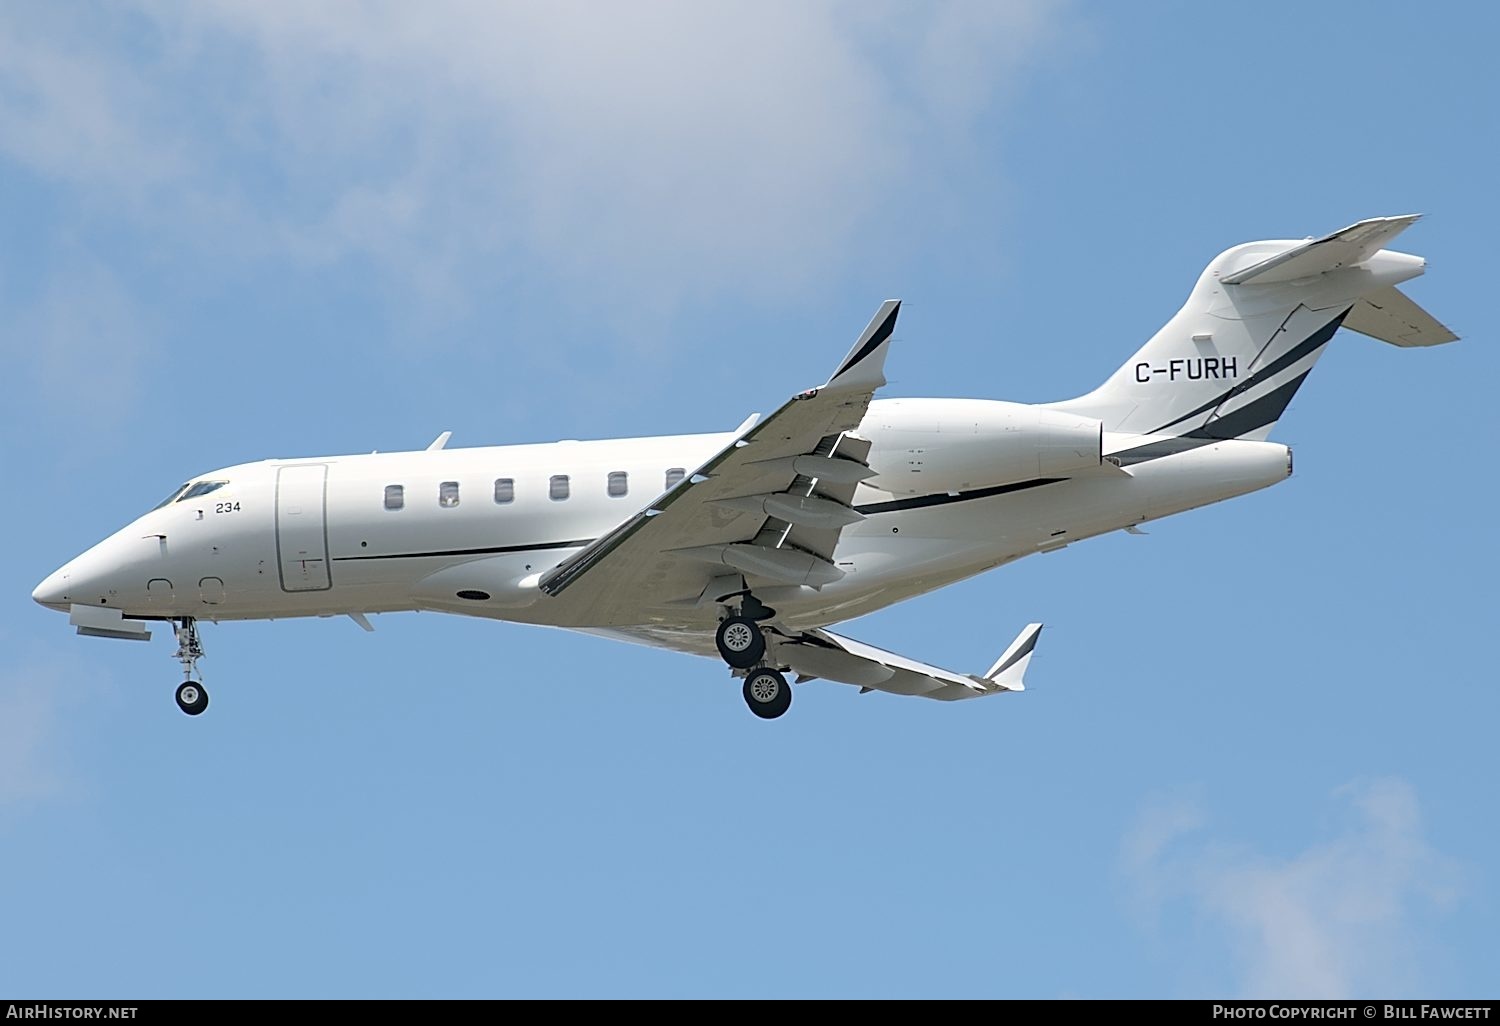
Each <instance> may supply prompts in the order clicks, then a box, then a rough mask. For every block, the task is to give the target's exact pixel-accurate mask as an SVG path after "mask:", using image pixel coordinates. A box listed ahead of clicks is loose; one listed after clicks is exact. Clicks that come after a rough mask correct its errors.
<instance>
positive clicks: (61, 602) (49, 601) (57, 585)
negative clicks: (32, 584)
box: [31, 564, 72, 610]
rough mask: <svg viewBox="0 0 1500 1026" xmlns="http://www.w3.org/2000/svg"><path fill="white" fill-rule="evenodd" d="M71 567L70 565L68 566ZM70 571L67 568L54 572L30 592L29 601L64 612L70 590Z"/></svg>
mask: <svg viewBox="0 0 1500 1026" xmlns="http://www.w3.org/2000/svg"><path fill="white" fill-rule="evenodd" d="M69 565H70V566H71V564H69ZM71 576H72V574H71V571H70V570H69V568H68V567H67V566H64V567H60V568H59V569H57V570H54V571H53V572H52V573H51V574H49V575H48V576H47V579H46V580H44V581H43V582H42V583H41V584H38V585H37V586H36V588H35V589H34V590H33V591H32V592H31V599H32V601H33V602H36V603H38V604H39V605H43V606H46V607H47V608H49V609H61V610H66V609H67V608H68V601H69V599H68V594H69V591H70V590H71V589H70V584H69V582H70V579H71Z"/></svg>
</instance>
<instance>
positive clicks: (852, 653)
mask: <svg viewBox="0 0 1500 1026" xmlns="http://www.w3.org/2000/svg"><path fill="white" fill-rule="evenodd" d="M1041 633H1042V625H1041V624H1039V623H1032V624H1027V625H1026V629H1025V630H1023V631H1021V633H1020V634H1019V635H1018V636H1017V637H1016V640H1015V641H1013V642H1011V643H1010V647H1009V648H1007V649H1006V650H1005V652H1004V654H1002V655H1001V656H1000V658H999V659H997V660H995V663H994V665H993V666H991V667H990V669H989V671H988V672H987V673H985V674H984V675H983V676H980V675H978V674H970V673H954V672H953V671H951V670H944V669H942V668H941V667H938V666H930V665H928V664H927V663H922V662H918V661H917V660H915V659H908V658H907V657H906V656H901V655H897V654H896V653H894V652H887V651H885V650H884V649H881V648H876V647H875V646H874V645H866V644H865V643H864V642H862V641H855V640H854V639H853V638H845V637H841V636H840V635H837V634H834V633H832V632H830V631H824V630H812V631H807V632H804V633H803V634H802V635H801V636H800V637H796V638H790V639H786V640H783V641H782V642H781V643H780V644H778V645H777V646H776V658H777V659H778V660H779V661H781V662H784V663H786V664H787V665H788V666H790V667H791V668H792V669H794V670H796V671H797V673H798V674H800V675H801V678H800V679H804V680H806V679H811V678H814V677H823V678H826V679H828V680H834V681H839V682H840V683H843V684H857V685H859V687H860V689H861V690H862V691H872V690H873V691H888V692H890V693H891V694H895V695H921V696H922V697H924V698H937V699H941V700H943V701H953V700H956V699H962V698H979V697H981V696H983V695H997V694H1000V693H1002V692H1006V691H1024V690H1026V682H1025V676H1026V667H1027V666H1028V665H1029V664H1030V663H1031V654H1032V652H1033V651H1035V649H1036V642H1037V638H1038V637H1040V636H1041Z"/></svg>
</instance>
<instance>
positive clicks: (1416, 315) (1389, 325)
mask: <svg viewBox="0 0 1500 1026" xmlns="http://www.w3.org/2000/svg"><path fill="white" fill-rule="evenodd" d="M1344 327H1346V328H1349V329H1351V330H1353V331H1357V332H1359V333H1360V334H1361V335H1369V336H1370V337H1371V338H1378V339H1380V341H1382V342H1389V343H1390V344H1391V345H1393V346H1437V345H1442V344H1443V343H1444V342H1452V341H1454V340H1456V339H1457V338H1458V336H1457V335H1455V334H1453V332H1451V331H1449V330H1448V329H1447V328H1446V327H1444V326H1443V324H1442V323H1441V322H1439V321H1438V319H1437V318H1436V317H1434V316H1432V314H1430V313H1428V312H1427V311H1426V310H1423V309H1422V308H1421V307H1420V306H1418V305H1417V304H1416V303H1413V302H1412V301H1411V297H1409V296H1408V295H1407V294H1406V293H1404V292H1402V291H1401V290H1400V289H1398V288H1396V286H1394V285H1391V286H1389V287H1387V288H1383V289H1380V290H1378V291H1376V292H1371V293H1369V294H1368V295H1366V296H1365V297H1364V298H1363V299H1361V300H1360V301H1359V302H1358V303H1355V304H1354V309H1353V310H1350V311H1349V316H1347V317H1345V318H1344Z"/></svg>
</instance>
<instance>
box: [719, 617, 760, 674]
mask: <svg viewBox="0 0 1500 1026" xmlns="http://www.w3.org/2000/svg"><path fill="white" fill-rule="evenodd" d="M714 644H715V645H717V646H718V648H719V655H720V656H721V657H722V658H723V660H724V661H725V662H726V663H728V664H729V665H730V666H732V667H734V668H735V669H736V670H748V669H749V668H750V667H752V666H754V665H755V664H756V663H758V662H760V661H761V658H762V657H763V656H764V655H765V654H766V639H765V635H763V634H761V632H760V627H759V626H758V625H757V624H756V622H755V621H754V620H752V619H750V618H749V617H748V616H729V617H725V618H724V620H723V621H722V622H720V624H719V628H718V630H716V631H715V632H714Z"/></svg>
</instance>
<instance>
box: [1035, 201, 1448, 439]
mask: <svg viewBox="0 0 1500 1026" xmlns="http://www.w3.org/2000/svg"><path fill="white" fill-rule="evenodd" d="M1420 216H1421V215H1418V214H1407V215H1404V216H1401V217H1376V218H1371V219H1370V220H1368V221H1361V222H1359V223H1358V224H1355V225H1351V226H1349V227H1348V228H1345V229H1343V230H1342V231H1337V232H1334V233H1333V234H1332V235H1327V236H1324V237H1323V238H1321V239H1310V240H1306V241H1302V242H1287V241H1273V242H1251V243H1246V244H1245V245H1241V246H1236V247H1234V248H1233V249H1230V250H1226V251H1225V252H1223V253H1221V254H1219V256H1217V257H1216V258H1215V259H1214V260H1213V262H1212V263H1210V264H1209V265H1208V267H1207V268H1205V269H1204V271H1203V274H1202V275H1201V276H1200V277H1199V278H1198V283H1197V284H1196V285H1195V286H1194V287H1193V291H1192V294H1191V295H1190V296H1189V297H1188V301H1187V303H1186V304H1184V305H1183V307H1182V309H1181V310H1179V311H1178V312H1177V315H1176V316H1175V317H1173V318H1172V319H1171V320H1170V321H1168V322H1167V324H1166V326H1165V327H1163V328H1162V329H1161V330H1160V331H1158V332H1157V333H1156V334H1155V335H1154V336H1153V337H1152V338H1151V340H1150V341H1149V342H1147V343H1146V344H1145V345H1144V346H1142V347H1141V349H1140V351H1139V352H1137V353H1136V354H1135V355H1134V356H1132V357H1131V358H1130V360H1129V361H1128V362H1126V363H1125V365H1124V366H1122V367H1121V368H1120V369H1119V370H1117V371H1115V373H1114V374H1113V375H1112V376H1111V377H1110V378H1109V380H1108V381H1106V382H1105V383H1104V384H1103V385H1100V386H1099V387H1098V388H1096V389H1095V390H1094V391H1092V392H1090V393H1089V394H1088V395H1084V396H1080V397H1078V398H1077V399H1070V400H1067V401H1066V402H1061V403H1055V404H1053V408H1054V409H1058V410H1062V411H1065V412H1068V413H1074V414H1078V415H1080V416H1087V417H1096V418H1098V419H1099V420H1101V421H1103V423H1104V429H1105V431H1106V432H1109V433H1112V434H1115V435H1135V436H1140V435H1145V436H1151V437H1150V439H1149V440H1142V439H1137V440H1135V441H1133V442H1130V443H1126V444H1123V445H1117V446H1116V447H1115V448H1116V449H1117V453H1116V459H1115V461H1114V462H1119V463H1122V464H1127V465H1128V464H1129V463H1131V462H1135V461H1137V460H1140V459H1151V458H1154V457H1157V456H1162V455H1166V454H1168V453H1170V452H1175V451H1182V450H1186V449H1191V448H1196V447H1198V446H1201V445H1206V444H1210V443H1212V442H1216V441H1220V440H1224V439H1231V438H1245V439H1252V440H1257V441H1259V440H1264V439H1265V438H1266V436H1267V435H1269V434H1270V432H1271V429H1272V428H1273V427H1274V426H1275V424H1276V422H1277V420H1279V419H1280V417H1281V414H1282V412H1283V411H1285V410H1286V408H1287V404H1288V403H1290V402H1291V401H1292V396H1294V395H1295V394H1296V393H1297V389H1298V388H1299V387H1301V385H1302V382H1303V381H1304V380H1305V379H1306V378H1307V375H1308V373H1309V372H1310V371H1311V370H1312V368H1313V364H1315V363H1317V361H1318V358H1319V357H1320V356H1322V355H1323V351H1324V349H1326V348H1327V346H1328V342H1329V340H1330V339H1332V338H1333V336H1334V333H1335V332H1337V331H1338V329H1339V328H1340V327H1344V328H1350V329H1352V330H1354V331H1357V332H1360V333H1362V334H1365V335H1369V336H1370V337H1372V338H1377V339H1380V340H1382V341H1385V342H1389V343H1391V344H1392V345H1397V346H1431V345H1438V344H1440V343H1443V342H1452V341H1453V340H1454V339H1455V338H1456V337H1457V336H1456V335H1454V334H1453V333H1452V332H1451V331H1449V330H1448V329H1447V328H1445V327H1444V326H1443V325H1442V324H1440V323H1438V321H1437V320H1435V319H1434V318H1433V317H1432V316H1431V315H1430V314H1428V313H1427V311H1425V310H1423V309H1422V308H1421V307H1420V306H1418V305H1417V304H1416V303H1414V302H1412V301H1411V300H1410V299H1408V298H1407V297H1406V295H1405V294H1404V293H1402V292H1401V291H1400V290H1399V289H1398V288H1397V286H1398V285H1400V284H1401V283H1402V282H1404V281H1407V280H1409V279H1411V278H1415V277H1417V276H1418V275H1420V274H1421V273H1422V272H1423V271H1424V270H1425V268H1426V261H1424V260H1423V259H1422V258H1421V257H1417V256H1412V255H1410V254H1407V253H1398V252H1395V251H1394V250H1389V249H1384V248H1383V247H1384V246H1385V244H1386V243H1388V242H1389V241H1391V240H1392V239H1393V238H1395V237H1396V236H1397V235H1399V234H1400V233H1401V232H1403V231H1405V230H1406V229H1407V228H1409V227H1411V225H1412V224H1414V223H1415V222H1416V220H1417V219H1418V217H1420Z"/></svg>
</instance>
